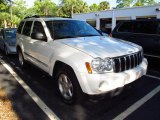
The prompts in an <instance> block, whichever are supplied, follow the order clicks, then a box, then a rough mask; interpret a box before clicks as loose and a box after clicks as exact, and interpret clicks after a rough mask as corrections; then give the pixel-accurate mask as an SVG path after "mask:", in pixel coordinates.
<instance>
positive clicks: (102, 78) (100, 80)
mask: <svg viewBox="0 0 160 120" xmlns="http://www.w3.org/2000/svg"><path fill="white" fill-rule="evenodd" d="M147 66H148V62H147V59H145V58H144V59H143V61H142V63H141V64H140V65H139V66H137V67H135V68H133V69H131V70H127V71H124V72H120V73H106V74H86V73H78V72H76V75H77V78H78V81H79V84H80V86H81V88H82V91H83V92H84V93H86V94H89V95H99V94H104V93H107V92H109V91H112V90H115V89H117V88H122V87H124V86H125V85H127V84H129V83H131V82H133V81H135V80H137V79H138V78H140V77H141V76H143V75H145V74H146V72H147Z"/></svg>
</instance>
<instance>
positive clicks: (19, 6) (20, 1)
mask: <svg viewBox="0 0 160 120" xmlns="http://www.w3.org/2000/svg"><path fill="white" fill-rule="evenodd" d="M11 9H12V14H13V15H16V16H17V17H18V18H20V19H23V18H24V17H25V15H26V12H27V5H26V1H25V0H15V1H14V4H13V6H12V8H11Z"/></svg>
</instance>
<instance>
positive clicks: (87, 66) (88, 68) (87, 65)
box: [86, 62, 92, 74]
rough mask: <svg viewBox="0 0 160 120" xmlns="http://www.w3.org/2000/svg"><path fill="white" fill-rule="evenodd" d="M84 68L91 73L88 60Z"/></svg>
mask: <svg viewBox="0 0 160 120" xmlns="http://www.w3.org/2000/svg"><path fill="white" fill-rule="evenodd" d="M86 68H87V71H88V73H89V74H92V68H91V66H90V64H89V63H88V62H86Z"/></svg>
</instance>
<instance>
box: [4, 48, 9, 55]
mask: <svg viewBox="0 0 160 120" xmlns="http://www.w3.org/2000/svg"><path fill="white" fill-rule="evenodd" d="M4 54H5V55H6V56H7V55H8V54H9V53H8V50H7V47H6V46H4Z"/></svg>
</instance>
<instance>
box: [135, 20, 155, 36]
mask: <svg viewBox="0 0 160 120" xmlns="http://www.w3.org/2000/svg"><path fill="white" fill-rule="evenodd" d="M157 25H158V24H157V22H156V21H137V22H135V23H134V32H135V33H144V34H157Z"/></svg>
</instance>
